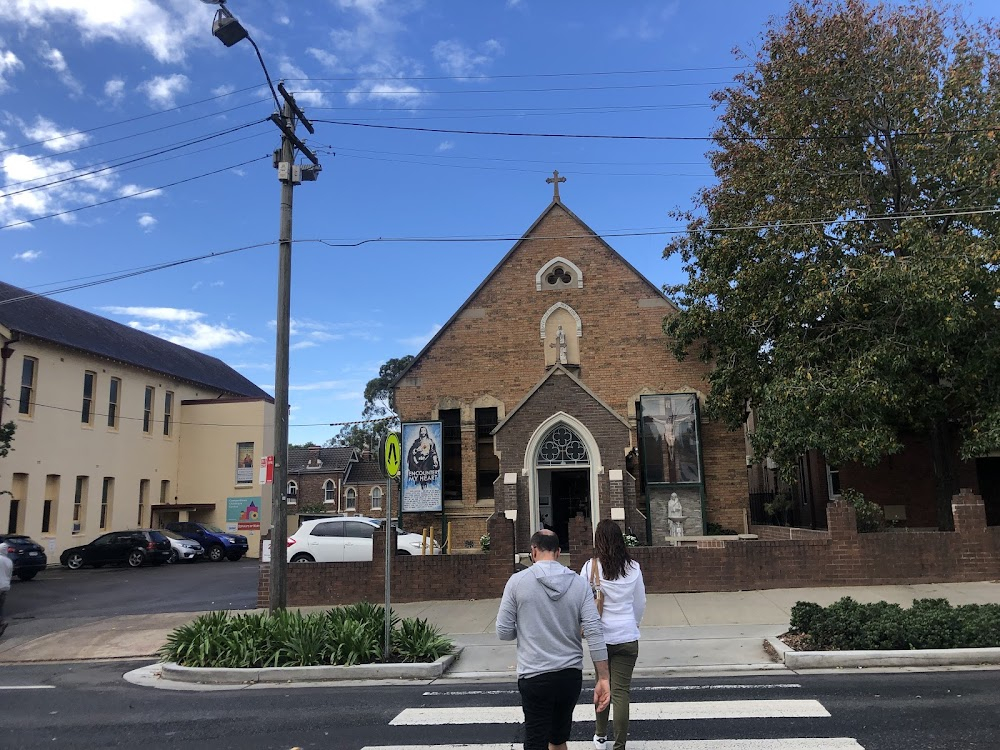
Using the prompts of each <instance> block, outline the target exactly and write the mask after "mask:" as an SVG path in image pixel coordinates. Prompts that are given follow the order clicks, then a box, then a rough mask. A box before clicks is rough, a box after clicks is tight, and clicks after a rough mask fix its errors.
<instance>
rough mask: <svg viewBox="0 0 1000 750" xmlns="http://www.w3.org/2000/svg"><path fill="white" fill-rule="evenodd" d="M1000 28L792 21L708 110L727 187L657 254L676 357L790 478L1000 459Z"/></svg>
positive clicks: (933, 19)
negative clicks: (696, 361)
mask: <svg viewBox="0 0 1000 750" xmlns="http://www.w3.org/2000/svg"><path fill="white" fill-rule="evenodd" d="M997 40H998V35H997V28H996V27H995V25H993V24H992V23H978V24H973V23H969V22H967V21H965V20H963V18H962V16H961V13H960V12H959V11H957V10H954V9H950V8H942V7H939V6H936V5H931V4H902V5H895V4H894V5H883V4H879V5H869V4H866V3H865V2H862V1H861V0H842V1H839V2H838V1H835V0H808V1H803V2H796V3H794V4H793V5H792V7H791V8H790V10H789V12H788V14H787V16H785V17H783V18H777V19H774V20H772V21H771V22H770V24H769V26H768V27H767V28H766V30H765V31H764V33H763V35H762V39H761V40H760V43H759V45H757V46H756V47H755V49H756V52H755V53H753V54H744V53H741V52H739V51H737V54H738V56H739V57H740V58H742V59H743V60H744V61H745V62H746V63H747V65H748V68H747V70H746V71H745V72H743V73H740V74H738V75H737V76H736V77H735V79H734V82H733V84H732V85H730V86H729V87H727V88H725V89H722V90H720V91H717V92H715V93H714V94H713V97H714V100H715V102H716V103H717V105H718V106H719V108H720V109H721V114H720V116H719V122H718V127H717V129H716V130H715V132H714V134H713V135H714V142H715V147H714V150H712V151H711V152H710V154H709V157H710V159H711V162H712V165H713V167H714V170H715V174H716V177H717V182H716V184H713V185H710V186H707V187H705V188H703V189H702V190H700V191H699V193H698V194H697V197H696V207H695V209H694V210H692V211H689V212H677V213H676V214H675V215H676V216H678V217H680V218H682V219H683V220H684V221H686V222H687V225H688V230H689V231H688V233H687V234H684V235H681V236H679V237H678V238H677V239H676V240H674V241H673V242H671V244H670V245H668V247H667V248H666V250H665V252H664V255H665V256H666V257H670V256H672V255H677V256H679V257H680V258H681V260H682V261H683V263H684V268H685V271H686V274H687V280H686V282H685V283H682V284H678V285H676V286H672V287H667V292H668V293H670V294H672V295H673V296H674V297H675V299H676V300H677V301H678V303H679V305H680V307H681V312H680V314H678V315H675V316H673V317H670V318H668V319H667V320H666V321H665V322H664V328H665V330H666V332H667V333H668V334H670V335H672V336H673V337H674V349H675V354H677V355H678V357H684V356H686V355H687V354H689V353H695V354H697V355H699V356H701V357H702V358H704V359H705V360H706V361H710V362H713V363H714V369H713V372H712V375H711V382H712V396H711V399H710V403H709V407H708V408H709V412H710V413H711V414H714V415H715V416H717V417H720V418H722V419H724V420H725V421H726V422H727V423H728V424H729V425H730V426H731V427H733V428H739V427H740V426H741V425H742V423H743V419H744V416H745V413H746V410H747V408H748V407H752V408H754V410H755V414H756V420H757V425H756V431H755V433H754V435H753V448H754V452H755V454H756V455H758V456H770V457H771V458H773V459H774V460H775V461H777V462H778V464H779V466H780V467H781V469H782V471H783V473H784V475H785V476H786V477H787V478H791V476H792V474H793V471H794V465H795V459H796V457H797V456H798V455H800V454H801V453H802V452H804V451H806V450H809V449H817V450H819V451H820V452H822V453H823V454H824V455H825V456H826V458H827V459H828V460H829V461H831V462H832V463H834V464H838V463H843V462H847V461H861V462H864V463H866V464H869V465H874V464H876V463H877V462H879V461H880V460H881V459H882V458H884V457H885V456H887V455H891V454H893V453H896V452H898V451H899V450H901V448H902V438H903V436H904V435H905V434H907V433H912V432H916V433H917V434H921V435H926V436H927V437H928V438H929V440H930V442H931V445H932V446H933V450H932V453H933V460H934V469H935V476H936V480H937V495H938V509H939V520H940V523H941V525H942V527H945V528H947V527H949V526H950V524H951V512H950V497H951V495H952V493H953V492H955V491H956V489H957V486H956V485H957V479H956V470H957V467H956V466H955V465H954V464H955V462H954V461H953V460H950V459H949V456H953V455H955V453H956V451H958V452H959V453H960V454H961V456H962V457H966V458H968V457H972V456H976V455H981V454H982V453H984V452H986V451H988V450H993V449H996V448H997V447H1000V335H998V331H1000V310H998V297H1000V249H998V245H997V234H998V232H997V230H998V221H1000V214H998V213H997V209H996V207H997V205H998V202H1000V180H998V179H997V178H998V171H1000V169H998V167H1000V158H998V157H1000V153H998V138H997V136H998V134H1000V101H998V98H1000V54H998V49H1000V45H998V41H997Z"/></svg>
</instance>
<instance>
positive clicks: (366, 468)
mask: <svg viewBox="0 0 1000 750" xmlns="http://www.w3.org/2000/svg"><path fill="white" fill-rule="evenodd" d="M344 484H385V475H384V474H383V473H382V467H381V466H379V462H378V461H358V462H357V463H353V464H351V468H350V469H349V470H348V472H347V476H346V477H344Z"/></svg>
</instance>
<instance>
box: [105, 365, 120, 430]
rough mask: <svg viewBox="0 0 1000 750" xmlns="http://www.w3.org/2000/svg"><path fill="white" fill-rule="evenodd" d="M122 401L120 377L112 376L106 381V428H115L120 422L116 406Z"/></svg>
mask: <svg viewBox="0 0 1000 750" xmlns="http://www.w3.org/2000/svg"><path fill="white" fill-rule="evenodd" d="M121 401H122V379H121V378H116V377H112V378H111V379H110V380H109V381H108V429H109V430H117V429H118V425H119V422H120V417H119V413H118V407H119V405H120V404H121Z"/></svg>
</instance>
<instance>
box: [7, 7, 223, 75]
mask: <svg viewBox="0 0 1000 750" xmlns="http://www.w3.org/2000/svg"><path fill="white" fill-rule="evenodd" d="M208 18H209V14H208V12H207V9H206V8H205V6H203V5H202V4H201V3H192V2H190V0H165V1H164V0H160V1H159V2H156V1H154V0H114V2H112V0H13V2H12V1H11V0H4V2H0V21H7V22H10V23H11V24H12V25H15V26H17V27H18V29H19V31H22V32H24V31H26V30H29V29H30V30H32V31H33V32H34V33H35V34H38V33H44V32H47V31H49V29H50V27H51V26H53V25H54V24H57V23H58V24H63V23H65V24H69V25H71V26H73V27H74V28H75V29H76V30H77V31H78V33H79V34H80V35H81V36H82V37H83V39H84V41H88V42H89V41H94V40H98V39H110V40H112V41H115V42H119V43H122V44H132V45H139V46H142V47H145V48H146V49H147V50H148V51H149V52H150V53H151V54H152V55H153V57H155V58H156V59H157V60H158V61H160V62H162V63H172V62H180V61H182V60H183V59H184V57H185V54H186V52H187V46H188V45H189V44H190V43H199V44H207V43H208V41H207V40H206V39H205V37H206V36H207V35H206V34H205V24H206V22H207V20H208ZM50 33H52V32H50Z"/></svg>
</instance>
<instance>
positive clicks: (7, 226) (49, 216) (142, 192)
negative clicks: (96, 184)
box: [0, 154, 271, 229]
mask: <svg viewBox="0 0 1000 750" xmlns="http://www.w3.org/2000/svg"><path fill="white" fill-rule="evenodd" d="M270 158H271V155H270V154H267V155H266V156H258V157H255V158H253V159H248V160H247V161H243V162H240V163H239V164H233V165H231V166H228V167H222V168H221V169H214V170H212V171H211V172H204V173H202V174H199V175H195V176H194V177H188V178H186V179H183V180H177V181H176V182H169V183H167V184H166V185H160V186H158V187H152V188H146V189H145V190H139V191H137V192H135V193H130V194H128V195H122V196H119V197H118V198H108V199H107V200H103V201H99V202H98V203H90V204H88V205H86V206H77V207H76V208H68V209H66V210H64V211H56V212H55V213H51V214H45V215H44V216H34V217H32V218H30V219H23V220H21V221H14V222H11V223H10V224H4V225H3V226H0V229H10V228H11V227H20V226H24V225H25V224H33V223H34V222H36V221H42V220H43V219H52V218H55V217H57V216H66V215H67V214H74V213H76V212H78V211H84V210H86V209H88V208H97V207H98V206H106V205H108V204H109V203H117V202H118V201H123V200H128V199H129V198H136V197H138V196H140V195H146V194H147V193H155V192H156V191H158V190H166V189H167V188H171V187H176V186H177V185H183V184H184V183H186V182H193V181H194V180H200V179H201V178H203V177H211V176H212V175H215V174H219V173H221V172H228V171H229V170H232V169H238V168H239V167H244V166H246V165H247V164H253V163H254V162H256V161H261V160H262V159H270Z"/></svg>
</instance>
